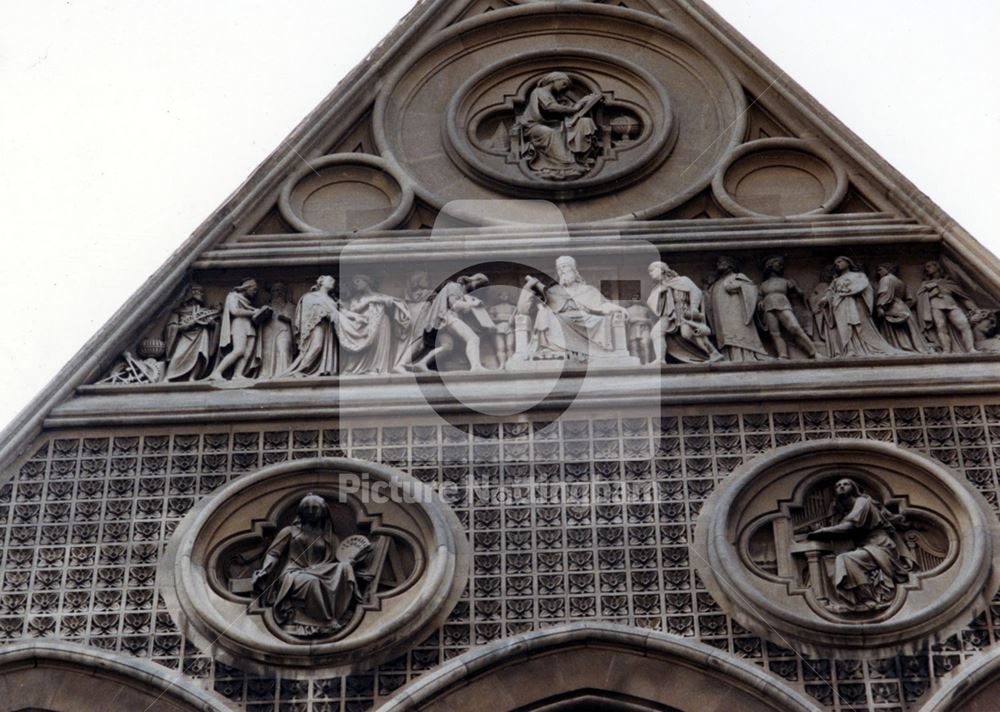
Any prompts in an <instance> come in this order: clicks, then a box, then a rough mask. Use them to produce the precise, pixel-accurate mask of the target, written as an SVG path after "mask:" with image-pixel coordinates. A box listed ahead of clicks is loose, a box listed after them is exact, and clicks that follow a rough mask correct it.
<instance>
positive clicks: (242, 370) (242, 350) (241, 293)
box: [209, 279, 271, 379]
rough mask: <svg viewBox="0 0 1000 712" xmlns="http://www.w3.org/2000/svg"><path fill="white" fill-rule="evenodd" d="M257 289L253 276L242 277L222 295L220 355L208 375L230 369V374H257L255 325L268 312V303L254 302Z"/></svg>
mask: <svg viewBox="0 0 1000 712" xmlns="http://www.w3.org/2000/svg"><path fill="white" fill-rule="evenodd" d="M258 290H259V287H258V286H257V280H254V279H244V280H243V281H242V282H241V283H240V285H239V286H238V287H236V288H234V289H233V290H232V291H231V292H230V293H229V294H228V295H226V301H225V305H224V307H223V311H222V329H221V332H220V334H219V354H220V355H222V354H224V355H223V356H222V358H221V359H220V360H219V362H218V363H217V364H216V366H215V370H213V371H212V373H211V375H210V376H209V378H211V379H224V378H226V374H227V373H229V372H230V371H231V372H232V377H233V378H253V377H254V376H256V375H257V371H258V370H259V369H260V360H261V342H260V339H258V338H257V329H258V326H259V325H260V324H262V323H264V322H265V321H267V319H268V318H270V315H271V308H270V307H267V306H264V307H255V306H254V304H253V300H254V298H255V297H256V296H257V292H258Z"/></svg>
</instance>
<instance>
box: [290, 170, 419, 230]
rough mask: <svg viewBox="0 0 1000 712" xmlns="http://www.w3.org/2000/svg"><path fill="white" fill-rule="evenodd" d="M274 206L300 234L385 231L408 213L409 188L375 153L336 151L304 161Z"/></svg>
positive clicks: (409, 206)
mask: <svg viewBox="0 0 1000 712" xmlns="http://www.w3.org/2000/svg"><path fill="white" fill-rule="evenodd" d="M278 208H279V210H280V211H281V215H282V217H284V218H285V220H287V221H288V222H289V223H290V224H291V225H292V226H293V227H294V228H295V229H297V230H300V231H302V232H311V233H353V232H361V231H365V230H383V229H390V228H393V227H396V226H397V225H399V223H401V222H402V221H403V220H404V219H405V218H406V216H407V215H408V214H409V213H410V211H411V210H412V208H413V190H412V189H411V188H410V187H409V186H408V185H407V184H406V182H405V181H404V180H402V179H400V178H399V177H398V176H397V175H396V173H395V171H393V169H392V168H391V167H389V166H388V165H387V164H386V162H385V161H383V160H382V159H381V158H379V157H378V156H369V155H367V154H361V153H338V154H335V155H332V156H323V157H322V158H317V159H314V160H312V161H308V162H307V163H306V165H305V166H303V167H302V168H301V169H299V170H298V171H297V172H296V173H295V174H293V175H292V176H290V177H289V178H288V179H287V180H286V181H285V185H284V186H283V188H282V190H281V195H280V196H279V198H278Z"/></svg>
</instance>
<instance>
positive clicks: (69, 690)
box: [0, 641, 230, 712]
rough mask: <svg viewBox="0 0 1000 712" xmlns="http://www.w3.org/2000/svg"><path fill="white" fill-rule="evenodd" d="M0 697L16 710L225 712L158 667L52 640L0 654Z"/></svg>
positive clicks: (5, 706) (209, 696)
mask: <svg viewBox="0 0 1000 712" xmlns="http://www.w3.org/2000/svg"><path fill="white" fill-rule="evenodd" d="M81 691H85V693H83V694H81ZM0 699H3V704H2V706H3V709H8V710H18V711H20V712H35V711H38V712H107V710H134V711H135V712H142V711H143V710H156V712H230V708H229V707H228V706H226V704H225V703H224V702H223V700H222V698H220V697H217V696H216V695H215V694H213V693H211V692H207V691H205V690H203V689H201V688H200V687H198V686H197V685H195V684H194V683H193V682H191V681H190V680H189V679H188V678H185V677H183V676H181V675H177V674H175V673H171V672H170V671H169V670H167V669H166V668H163V667H161V666H159V665H156V664H154V663H150V662H148V661H145V660H138V659H136V658H128V657H124V656H121V655H115V654H112V653H107V652H104V651H102V650H97V649H95V648H87V647H83V646H80V645H73V644H70V643H62V642H55V641H39V642H33V643H21V644H18V645H12V646H10V647H8V648H6V649H5V650H3V651H2V652H0Z"/></svg>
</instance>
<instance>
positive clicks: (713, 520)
mask: <svg viewBox="0 0 1000 712" xmlns="http://www.w3.org/2000/svg"><path fill="white" fill-rule="evenodd" d="M997 536H998V526H997V523H996V518H995V516H994V515H993V513H992V512H991V511H990V510H989V508H988V506H987V504H986V503H985V501H984V500H983V499H982V497H981V496H980V495H979V494H978V493H976V492H974V491H973V490H972V489H971V488H970V487H969V486H968V485H967V484H965V483H964V482H963V481H962V480H961V478H960V476H959V475H956V474H954V473H952V472H950V471H949V470H947V469H946V468H944V467H943V466H942V465H940V464H939V463H937V462H934V461H933V460H930V459H929V458H927V457H924V456H923V455H919V454H917V453H914V452H911V451H909V450H903V449H901V448H898V447H896V446H894V445H889V444H887V443H882V442H873V441H864V440H817V441H811V442H808V443H804V444H798V445H792V446H789V447H785V448H780V449H778V450H776V451H774V452H773V453H771V454H769V455H765V456H762V457H760V458H757V459H756V460H754V461H752V462H750V463H749V464H748V465H746V466H744V468H742V470H741V471H739V472H737V473H735V474H733V475H732V476H731V477H730V479H729V480H728V481H727V482H726V484H725V485H724V486H723V487H721V488H720V489H719V490H717V491H716V492H715V493H714V494H713V495H712V497H711V498H710V499H709V500H708V502H707V503H706V506H705V507H704V509H703V510H702V512H701V514H700V516H699V518H698V526H697V531H696V552H697V554H698V557H697V558H698V560H699V561H698V571H699V574H700V575H701V577H702V580H703V581H704V582H705V584H706V586H707V587H708V589H709V591H710V592H711V593H712V595H713V596H714V597H715V598H716V599H717V600H718V601H719V602H720V604H721V605H722V607H723V608H724V610H726V612H727V613H729V614H730V615H731V616H733V618H734V619H736V620H737V621H738V622H739V623H740V624H741V625H743V626H745V627H747V628H749V629H750V630H753V631H755V632H756V633H758V634H759V635H761V636H763V637H765V638H767V639H769V640H772V641H774V642H776V643H778V644H780V645H783V646H786V647H789V646H790V647H795V648H796V649H798V650H800V651H802V652H804V653H805V654H809V655H817V654H826V655H832V656H843V655H851V656H862V657H879V656H884V655H890V654H894V653H898V652H906V651H912V650H914V649H916V648H917V647H919V646H920V645H921V644H923V643H925V642H927V641H929V640H938V639H944V638H946V637H947V636H948V635H950V634H951V633H953V632H954V631H955V630H957V629H958V628H960V627H961V626H963V625H965V624H967V623H968V622H969V620H971V619H972V618H973V617H974V616H975V615H976V614H977V613H978V612H979V611H981V610H983V609H985V608H986V606H987V605H988V603H989V601H990V599H991V597H992V595H993V593H994V592H995V591H996V590H997V587H998V583H1000V579H998V576H997V573H998V571H997V567H996V566H995V563H994V557H995V555H996V552H997V551H998V543H997Z"/></svg>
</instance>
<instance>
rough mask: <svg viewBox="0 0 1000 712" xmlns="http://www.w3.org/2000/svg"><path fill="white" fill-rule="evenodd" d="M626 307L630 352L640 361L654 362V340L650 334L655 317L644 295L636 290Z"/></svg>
mask: <svg viewBox="0 0 1000 712" xmlns="http://www.w3.org/2000/svg"><path fill="white" fill-rule="evenodd" d="M625 309H626V311H627V312H628V352H629V353H630V354H631V355H632V356H634V357H636V358H637V359H639V362H640V363H652V361H653V358H654V355H653V340H652V338H651V337H650V334H651V333H652V328H653V319H652V314H651V313H650V311H649V307H647V306H646V305H645V304H644V303H643V301H642V295H640V294H639V293H638V292H635V293H634V294H632V299H631V301H630V303H629V305H628V306H627V307H625Z"/></svg>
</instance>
